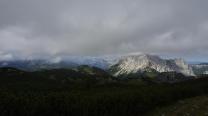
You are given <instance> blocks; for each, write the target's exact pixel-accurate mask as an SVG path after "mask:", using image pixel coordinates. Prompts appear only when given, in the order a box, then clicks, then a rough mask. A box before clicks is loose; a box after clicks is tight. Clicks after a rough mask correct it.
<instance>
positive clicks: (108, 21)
mask: <svg viewBox="0 0 208 116" xmlns="http://www.w3.org/2000/svg"><path fill="white" fill-rule="evenodd" d="M207 6H208V0H0V56H1V57H0V59H13V58H14V57H17V56H18V57H22V58H26V57H43V56H59V55H92V56H93V55H104V54H125V53H131V52H143V53H155V54H159V55H166V56H175V57H184V58H186V59H188V60H208V7H207Z"/></svg>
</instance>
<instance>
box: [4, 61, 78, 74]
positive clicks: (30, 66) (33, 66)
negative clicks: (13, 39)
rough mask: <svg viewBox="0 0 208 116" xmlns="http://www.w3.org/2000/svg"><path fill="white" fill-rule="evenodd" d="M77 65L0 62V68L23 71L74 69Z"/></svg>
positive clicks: (46, 62) (71, 63)
mask: <svg viewBox="0 0 208 116" xmlns="http://www.w3.org/2000/svg"><path fill="white" fill-rule="evenodd" d="M77 66H78V64H76V63H74V62H67V61H60V62H51V61H47V60H14V61H0V67H13V68H17V69H21V70H25V71H37V70H42V69H59V68H74V67H77Z"/></svg>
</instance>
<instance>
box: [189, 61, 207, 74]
mask: <svg viewBox="0 0 208 116" xmlns="http://www.w3.org/2000/svg"><path fill="white" fill-rule="evenodd" d="M191 66H192V68H193V71H194V73H195V74H196V75H202V74H206V75H207V74H208V63H199V64H192V65H191Z"/></svg>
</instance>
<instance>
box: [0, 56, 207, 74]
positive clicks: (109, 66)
mask: <svg viewBox="0 0 208 116" xmlns="http://www.w3.org/2000/svg"><path fill="white" fill-rule="evenodd" d="M81 65H88V66H91V67H97V68H100V69H103V70H105V71H107V72H109V73H111V74H112V75H113V76H120V75H129V74H138V73H143V72H154V71H156V72H159V73H163V72H176V73H181V74H183V75H185V76H195V75H200V74H208V64H207V63H203V64H188V63H186V62H185V61H184V60H183V59H162V58H160V57H159V56H156V55H150V54H130V55H123V56H104V57H68V58H67V59H65V60H55V61H54V60H16V61H0V67H13V68H17V69H21V70H25V71H38V70H43V69H60V68H65V69H72V68H75V67H78V66H81Z"/></svg>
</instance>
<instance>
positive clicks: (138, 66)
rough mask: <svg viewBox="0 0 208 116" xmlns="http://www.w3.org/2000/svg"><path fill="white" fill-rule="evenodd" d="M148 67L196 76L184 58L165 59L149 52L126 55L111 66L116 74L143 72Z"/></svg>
mask: <svg viewBox="0 0 208 116" xmlns="http://www.w3.org/2000/svg"><path fill="white" fill-rule="evenodd" d="M146 69H154V70H156V71H158V72H177V73H182V74H184V75H186V76H194V73H193V71H192V68H191V67H190V66H189V65H188V64H186V62H185V61H184V60H183V59H171V60H165V59H162V58H160V57H158V56H155V55H147V54H141V55H131V56H125V57H123V58H121V59H120V61H119V62H118V63H117V64H115V65H113V66H112V67H111V70H112V71H113V73H114V76H119V75H125V74H131V73H138V72H143V71H147V70H146Z"/></svg>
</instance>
